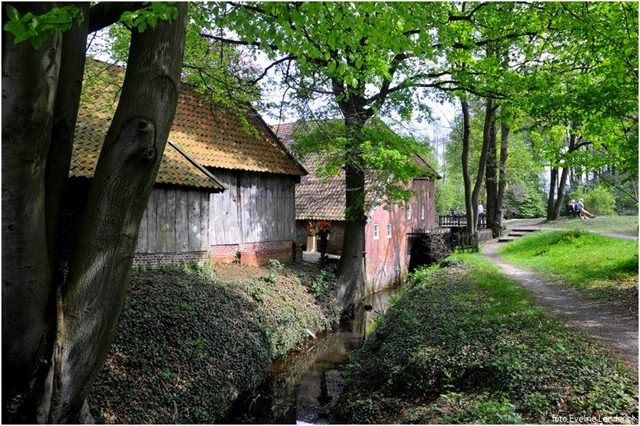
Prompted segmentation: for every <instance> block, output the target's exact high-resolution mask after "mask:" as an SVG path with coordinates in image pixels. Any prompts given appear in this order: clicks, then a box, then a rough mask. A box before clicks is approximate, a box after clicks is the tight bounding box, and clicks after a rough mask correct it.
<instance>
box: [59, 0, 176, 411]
mask: <svg viewBox="0 0 640 426" xmlns="http://www.w3.org/2000/svg"><path fill="white" fill-rule="evenodd" d="M176 7H177V8H178V18H177V20H175V21H171V22H169V21H159V22H158V24H157V26H156V28H155V29H148V30H147V31H145V32H144V33H139V32H137V31H136V30H134V31H133V34H132V38H131V46H130V50H129V60H128V64H127V70H126V74H125V79H124V84H123V88H122V93H121V96H120V102H119V103H118V108H117V110H116V113H115V115H114V118H113V121H112V123H111V126H110V128H109V131H108V133H107V136H106V138H105V142H104V145H103V148H102V151H101V153H100V157H99V159H98V164H97V166H96V171H95V174H94V177H93V180H92V183H91V187H90V190H89V195H88V199H87V203H86V207H85V210H84V214H83V216H82V219H81V221H80V228H79V233H78V240H77V244H76V247H75V250H74V253H73V257H72V260H71V263H70V268H69V274H68V278H67V281H66V282H65V285H64V287H63V290H62V292H61V295H60V299H59V302H58V312H57V317H58V332H57V340H56V345H55V349H54V362H53V369H52V379H53V380H52V394H51V406H50V411H49V415H48V419H49V421H51V422H56V423H62V422H75V421H78V420H81V418H80V415H81V413H82V411H83V410H82V408H83V406H85V407H86V405H85V404H86V402H85V398H86V396H87V393H88V391H89V388H90V387H91V385H92V383H93V381H94V380H95V377H96V376H97V374H98V372H99V369H100V368H99V367H100V365H102V362H103V361H104V358H105V356H106V355H107V352H108V349H109V345H110V344H111V341H112V340H113V337H114V335H115V331H116V327H117V323H118V319H119V316H120V312H121V310H122V306H123V303H124V299H125V296H126V292H127V288H128V283H129V274H130V269H131V264H132V260H133V254H134V250H135V246H136V241H137V236H138V229H139V226H140V220H141V218H142V214H143V213H144V209H145V207H146V204H147V200H148V198H149V194H150V193H151V190H152V187H153V183H154V181H155V177H156V175H157V172H158V168H159V165H160V160H161V158H162V153H163V152H164V147H165V144H166V142H167V137H168V135H169V130H170V128H171V124H172V122H173V118H174V115H175V110H176V105H177V100H178V92H179V85H180V70H181V66H182V57H183V50H184V34H185V18H186V4H184V3H178V4H177V5H176Z"/></svg>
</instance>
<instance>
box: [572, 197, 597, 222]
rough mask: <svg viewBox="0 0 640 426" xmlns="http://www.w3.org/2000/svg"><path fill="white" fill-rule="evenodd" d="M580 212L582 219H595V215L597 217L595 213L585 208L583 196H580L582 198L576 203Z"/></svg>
mask: <svg viewBox="0 0 640 426" xmlns="http://www.w3.org/2000/svg"><path fill="white" fill-rule="evenodd" d="M576 206H577V209H576V210H578V213H579V214H580V217H581V218H582V219H593V218H594V217H596V215H595V214H591V213H589V212H588V211H587V210H586V209H585V208H584V200H583V199H582V198H580V200H579V201H578V203H577V204H576Z"/></svg>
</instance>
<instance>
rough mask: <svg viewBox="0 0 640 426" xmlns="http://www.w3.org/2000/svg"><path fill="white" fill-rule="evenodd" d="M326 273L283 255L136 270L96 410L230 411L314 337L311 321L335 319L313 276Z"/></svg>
mask: <svg viewBox="0 0 640 426" xmlns="http://www.w3.org/2000/svg"><path fill="white" fill-rule="evenodd" d="M307 269H309V268H307ZM317 272H318V271H317V270H313V269H309V270H297V269H296V268H295V267H291V266H285V265H281V264H279V263H278V264H276V263H274V262H272V263H271V264H270V265H269V267H267V268H255V267H245V266H239V265H221V266H216V267H214V269H213V271H211V270H210V269H209V270H208V269H203V268H201V267H194V266H183V267H163V268H157V269H147V270H142V269H137V270H134V271H133V274H132V280H131V288H130V291H129V297H128V298H127V301H126V303H125V307H124V310H123V313H122V317H121V319H120V324H119V327H118V335H117V337H116V340H115V342H114V343H113V345H112V347H111V351H110V353H109V355H108V357H107V360H106V362H105V365H104V366H103V368H102V370H101V372H100V375H99V377H98V379H97V381H96V383H95V385H94V386H93V388H92V391H91V394H90V405H91V407H92V412H93V415H94V417H96V419H97V420H98V421H99V422H105V423H213V422H215V421H216V420H219V419H221V418H222V417H223V416H224V415H225V414H226V413H227V411H228V409H229V407H230V406H231V403H232V402H233V401H234V399H236V398H237V396H238V395H239V394H240V393H242V392H244V391H247V390H250V389H253V388H255V387H256V386H258V385H259V384H260V382H261V380H262V379H263V378H264V376H265V373H266V369H267V367H268V365H269V362H270V361H271V360H272V359H274V358H276V357H278V356H280V355H282V354H284V353H286V352H287V351H288V350H290V349H292V348H294V347H296V345H298V344H299V343H300V342H301V341H303V340H305V339H307V338H308V337H309V333H308V332H307V331H306V330H307V329H308V330H311V331H315V332H317V331H320V330H323V329H325V328H327V327H328V326H329V324H330V323H331V322H333V321H334V320H335V315H334V314H333V313H332V312H331V311H327V310H324V309H322V307H321V306H320V305H319V304H317V303H316V299H315V297H314V296H313V294H311V293H310V292H309V290H308V288H307V286H306V285H305V284H307V282H310V280H311V278H312V277H314V276H316V275H317ZM307 285H311V284H307ZM332 315H333V316H332Z"/></svg>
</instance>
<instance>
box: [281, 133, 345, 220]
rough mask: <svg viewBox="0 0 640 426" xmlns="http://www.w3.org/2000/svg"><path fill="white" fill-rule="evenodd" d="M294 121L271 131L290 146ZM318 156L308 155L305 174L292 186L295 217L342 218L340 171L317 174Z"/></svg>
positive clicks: (342, 189) (342, 185)
mask: <svg viewBox="0 0 640 426" xmlns="http://www.w3.org/2000/svg"><path fill="white" fill-rule="evenodd" d="M296 125H297V123H286V124H280V125H277V126H273V132H274V133H275V134H276V136H278V137H279V138H280V139H281V140H282V142H283V143H284V144H285V145H286V146H287V148H289V149H291V147H292V146H293V144H294V143H295V140H294V138H293V132H294V129H295V128H296ZM318 160H319V159H318V158H317V157H314V156H309V157H308V158H307V159H306V160H305V162H304V167H305V168H306V169H307V171H308V172H309V174H308V175H307V176H303V177H302V178H301V179H300V183H299V184H297V185H296V219H297V220H344V207H345V203H346V200H345V198H346V190H345V182H344V172H343V171H340V173H338V174H337V175H335V176H332V177H329V178H325V177H320V176H318V174H317V172H316V171H317V168H318V165H319V164H320V163H319V161H318Z"/></svg>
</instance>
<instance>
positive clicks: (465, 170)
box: [460, 97, 476, 235]
mask: <svg viewBox="0 0 640 426" xmlns="http://www.w3.org/2000/svg"><path fill="white" fill-rule="evenodd" d="M460 104H461V106H462V179H463V181H464V204H465V211H466V216H467V232H468V233H469V235H473V234H474V233H475V220H476V218H475V216H474V214H473V210H474V209H473V203H472V202H471V178H470V176H469V138H470V135H471V123H470V122H471V119H470V116H469V101H468V100H467V98H466V97H464V98H461V99H460Z"/></svg>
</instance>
